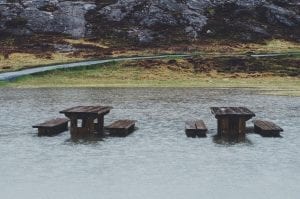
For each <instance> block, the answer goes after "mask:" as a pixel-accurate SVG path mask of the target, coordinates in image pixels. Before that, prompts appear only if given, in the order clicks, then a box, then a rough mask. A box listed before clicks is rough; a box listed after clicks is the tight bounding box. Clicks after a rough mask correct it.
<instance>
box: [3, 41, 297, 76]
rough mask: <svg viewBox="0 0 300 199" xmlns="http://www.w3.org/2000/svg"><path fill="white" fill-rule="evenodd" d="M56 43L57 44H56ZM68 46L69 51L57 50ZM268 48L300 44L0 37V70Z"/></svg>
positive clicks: (291, 48)
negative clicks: (143, 42) (146, 43)
mask: <svg viewBox="0 0 300 199" xmlns="http://www.w3.org/2000/svg"><path fill="white" fill-rule="evenodd" d="M55 46H56V47H55ZM57 46H68V47H69V48H70V49H71V50H70V49H69V51H67V52H66V51H60V50H57V49H56V48H57ZM266 52H268V53H270V52H281V53H286V52H300V44H299V43H295V42H290V41H285V40H268V41H265V42H261V43H241V42H234V41H227V40H209V39H206V40H202V41H195V42H192V43H190V42H189V43H188V42H187V43H185V42H181V43H176V44H168V45H163V44H161V45H158V44H156V45H151V46H150V45H149V46H139V45H133V44H131V43H124V42H121V41H120V42H117V41H115V40H103V39H102V40H101V39H78V40H75V39H71V38H68V37H64V36H57V35H36V36H31V37H22V38H15V37H11V36H1V37H0V72H8V71H15V70H20V69H24V68H29V67H38V66H42V65H48V64H58V63H68V62H76V61H83V60H87V59H103V58H109V57H120V56H145V55H158V54H174V53H180V54H181V53H189V54H202V55H206V56H215V55H220V54H230V55H235V54H244V53H266Z"/></svg>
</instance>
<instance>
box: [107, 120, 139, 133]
mask: <svg viewBox="0 0 300 199" xmlns="http://www.w3.org/2000/svg"><path fill="white" fill-rule="evenodd" d="M135 123H136V121H135V120H118V121H115V122H113V123H112V124H110V125H109V126H107V127H106V129H108V131H109V135H110V136H115V137H126V136H127V135H129V134H130V133H132V132H133V131H134V128H135Z"/></svg>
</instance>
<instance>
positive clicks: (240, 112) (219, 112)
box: [210, 107, 255, 117]
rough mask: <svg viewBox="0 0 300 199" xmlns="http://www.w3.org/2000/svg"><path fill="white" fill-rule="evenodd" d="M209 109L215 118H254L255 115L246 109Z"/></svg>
mask: <svg viewBox="0 0 300 199" xmlns="http://www.w3.org/2000/svg"><path fill="white" fill-rule="evenodd" d="M210 109H211V112H212V114H214V115H215V116H233V115H234V116H251V117H254V116H255V113H253V112H252V111H250V110H249V109H248V108H246V107H211V108H210Z"/></svg>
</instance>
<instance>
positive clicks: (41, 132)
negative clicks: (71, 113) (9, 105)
mask: <svg viewBox="0 0 300 199" xmlns="http://www.w3.org/2000/svg"><path fill="white" fill-rule="evenodd" d="M68 122H69V120H68V119H66V118H56V119H52V120H49V121H46V122H44V123H41V124H37V125H34V126H32V127H33V128H37V129H38V136H54V135H57V134H59V133H62V132H64V131H66V130H68Z"/></svg>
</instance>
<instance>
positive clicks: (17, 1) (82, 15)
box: [0, 0, 300, 43]
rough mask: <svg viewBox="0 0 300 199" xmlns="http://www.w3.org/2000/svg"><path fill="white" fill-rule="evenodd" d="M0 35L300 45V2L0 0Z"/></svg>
mask: <svg viewBox="0 0 300 199" xmlns="http://www.w3.org/2000/svg"><path fill="white" fill-rule="evenodd" d="M0 32H1V33H13V34H16V35H30V34H37V33H47V34H48V33H51V34H52V33H55V34H66V35H71V36H73V37H75V38H80V37H93V38H94V37H98V38H105V37H109V38H119V39H125V40H126V39H130V40H134V41H138V42H140V43H149V42H154V41H155V42H161V41H173V40H195V39H202V38H207V37H209V38H229V39H235V40H242V41H253V40H258V39H265V38H271V37H276V38H287V39H292V40H296V41H300V1H299V0H90V1H76V0H72V1H71V0H70V1H67V0H0Z"/></svg>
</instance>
